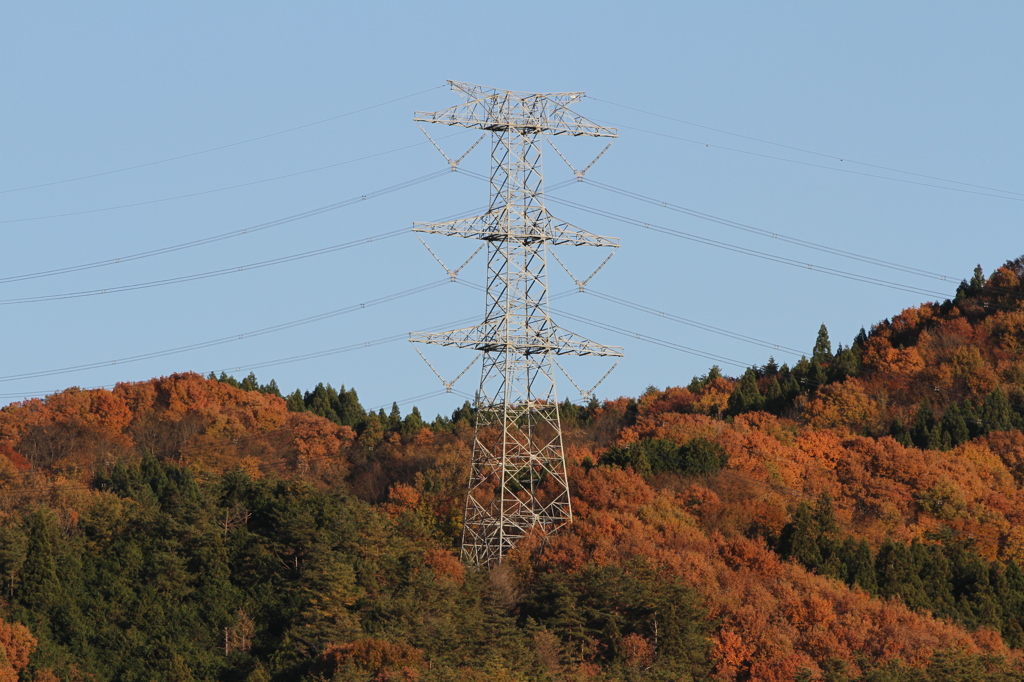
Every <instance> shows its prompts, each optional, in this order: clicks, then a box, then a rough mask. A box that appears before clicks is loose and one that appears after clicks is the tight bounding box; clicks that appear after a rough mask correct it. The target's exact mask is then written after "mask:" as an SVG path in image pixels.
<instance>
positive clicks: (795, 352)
mask: <svg viewBox="0 0 1024 682" xmlns="http://www.w3.org/2000/svg"><path fill="white" fill-rule="evenodd" d="M583 293H585V294H590V295H591V296H595V297H597V298H600V299H602V300H605V301H610V302H612V303H617V304H619V305H622V306H626V307H627V308H632V309H634V310H639V311H640V312H644V313H647V314H648V315H653V316H654V317H660V318H662V319H666V320H671V321H673V322H678V323H680V324H685V325H687V326H690V327H695V328H696V329H703V330H704V331H709V332H711V333H713V334H719V335H721V336H726V337H728V338H731V339H736V340H737V341H745V342H746V343H752V344H754V345H755V346H761V347H763V348H768V349H770V350H778V351H783V352H785V353H791V354H793V355H810V353H808V352H807V351H802V350H798V349H796V348H789V347H788V346H783V345H780V344H778V343H772V342H771V341H764V340H763V339H758V338H754V337H753V336H747V335H745V334H739V333H737V332H731V331H729V330H727V329H722V328H721V327H715V326H713V325H710V324H704V323H703V322H697V321H696V320H690V319H687V318H685V317H680V316H678V315H673V314H672V313H666V312H664V311H661V310H657V309H655V308H651V307H649V306H645V305H641V304H640V303H633V302H632V301H627V300H625V299H622V298H619V297H617V296H612V295H611V294H603V293H601V292H599V291H594V290H593V289H589V288H587V289H584V291H583Z"/></svg>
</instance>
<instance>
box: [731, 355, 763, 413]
mask: <svg viewBox="0 0 1024 682" xmlns="http://www.w3.org/2000/svg"><path fill="white" fill-rule="evenodd" d="M762 408H764V396H762V395H761V391H760V390H758V388H757V373H756V372H754V369H753V368H752V367H748V368H747V371H746V372H744V373H743V377H742V378H741V379H740V382H739V384H737V386H736V388H734V389H733V391H732V394H731V395H730V396H729V404H728V406H727V408H726V412H725V413H726V415H728V416H735V415H737V414H743V413H744V412H754V411H757V410H760V409H762Z"/></svg>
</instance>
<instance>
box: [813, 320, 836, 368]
mask: <svg viewBox="0 0 1024 682" xmlns="http://www.w3.org/2000/svg"><path fill="white" fill-rule="evenodd" d="M811 362H812V363H814V364H817V365H827V364H828V363H830V362H832V342H831V341H829V340H828V329H826V328H825V324H824V323H822V325H821V327H820V328H818V338H817V339H815V341H814V350H813V351H811Z"/></svg>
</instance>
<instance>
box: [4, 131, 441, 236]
mask: <svg viewBox="0 0 1024 682" xmlns="http://www.w3.org/2000/svg"><path fill="white" fill-rule="evenodd" d="M458 134H459V133H454V134H452V135H446V136H445V137H442V138H438V139H442V140H443V139H446V138H448V137H454V136H455V135H458ZM425 144H427V143H426V142H417V143H415V144H409V145H405V146H404V147H397V148H395V149H389V150H387V151H384V152H377V153H376V154H368V155H367V156H360V157H358V158H355V159H348V160H347V161H338V162H337V163H329V164H327V165H326V166H318V167H317V168H308V169H306V170H301V171H296V172H294V173H286V174H284V175H275V176H274V177H272V178H263V179H262V180H253V181H252V182H243V183H240V184H237V185H228V186H227V187H218V188H216V189H207V190H202V191H200V192H191V193H189V194H179V195H176V196H173V197H163V198H161V199H150V200H148V201H137V202H135V203H131V204H120V205H118V206H106V207H104V208H91V209H87V210H84V211H71V212H68V213H53V214H50V215H42V216H34V217H31V218H12V219H10V220H0V225H4V224H10V223H26V222H33V221H37V220H49V219H51V218H67V217H69V216H76V215H87V214H90V213H104V212H106V211H116V210H119V209H122V208H134V207H136V206H148V205H150V204H160V203H164V202H167V201H177V200H178V199H188V198H191V197H199V196H203V195H206V194H215V193H217V192H226V191H227V190H231V189H239V188H241V187H252V186H253V185H261V184H263V183H266V182H273V181H275V180H284V179H286V178H294V177H296V176H299V175H306V174H307V173H316V172H318V171H322V170H327V169H328V168H337V167H338V166H345V165H347V164H350V163H356V162H358V161H366V160H367V159H373V158H376V157H378V156H385V155H387V154H394V153H395V152H400V151H405V150H406V149H412V148H413V147H420V146H422V145H425Z"/></svg>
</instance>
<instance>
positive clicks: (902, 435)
mask: <svg viewBox="0 0 1024 682" xmlns="http://www.w3.org/2000/svg"><path fill="white" fill-rule="evenodd" d="M889 435H890V436H892V437H893V438H894V439H896V442H897V443H899V444H900V445H903V446H905V447H908V448H911V447H914V439H913V438H911V436H910V429H908V428H907V427H906V426H904V425H903V420H902V419H900V418H899V417H896V418H895V419H893V420H892V426H890V427H889Z"/></svg>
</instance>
